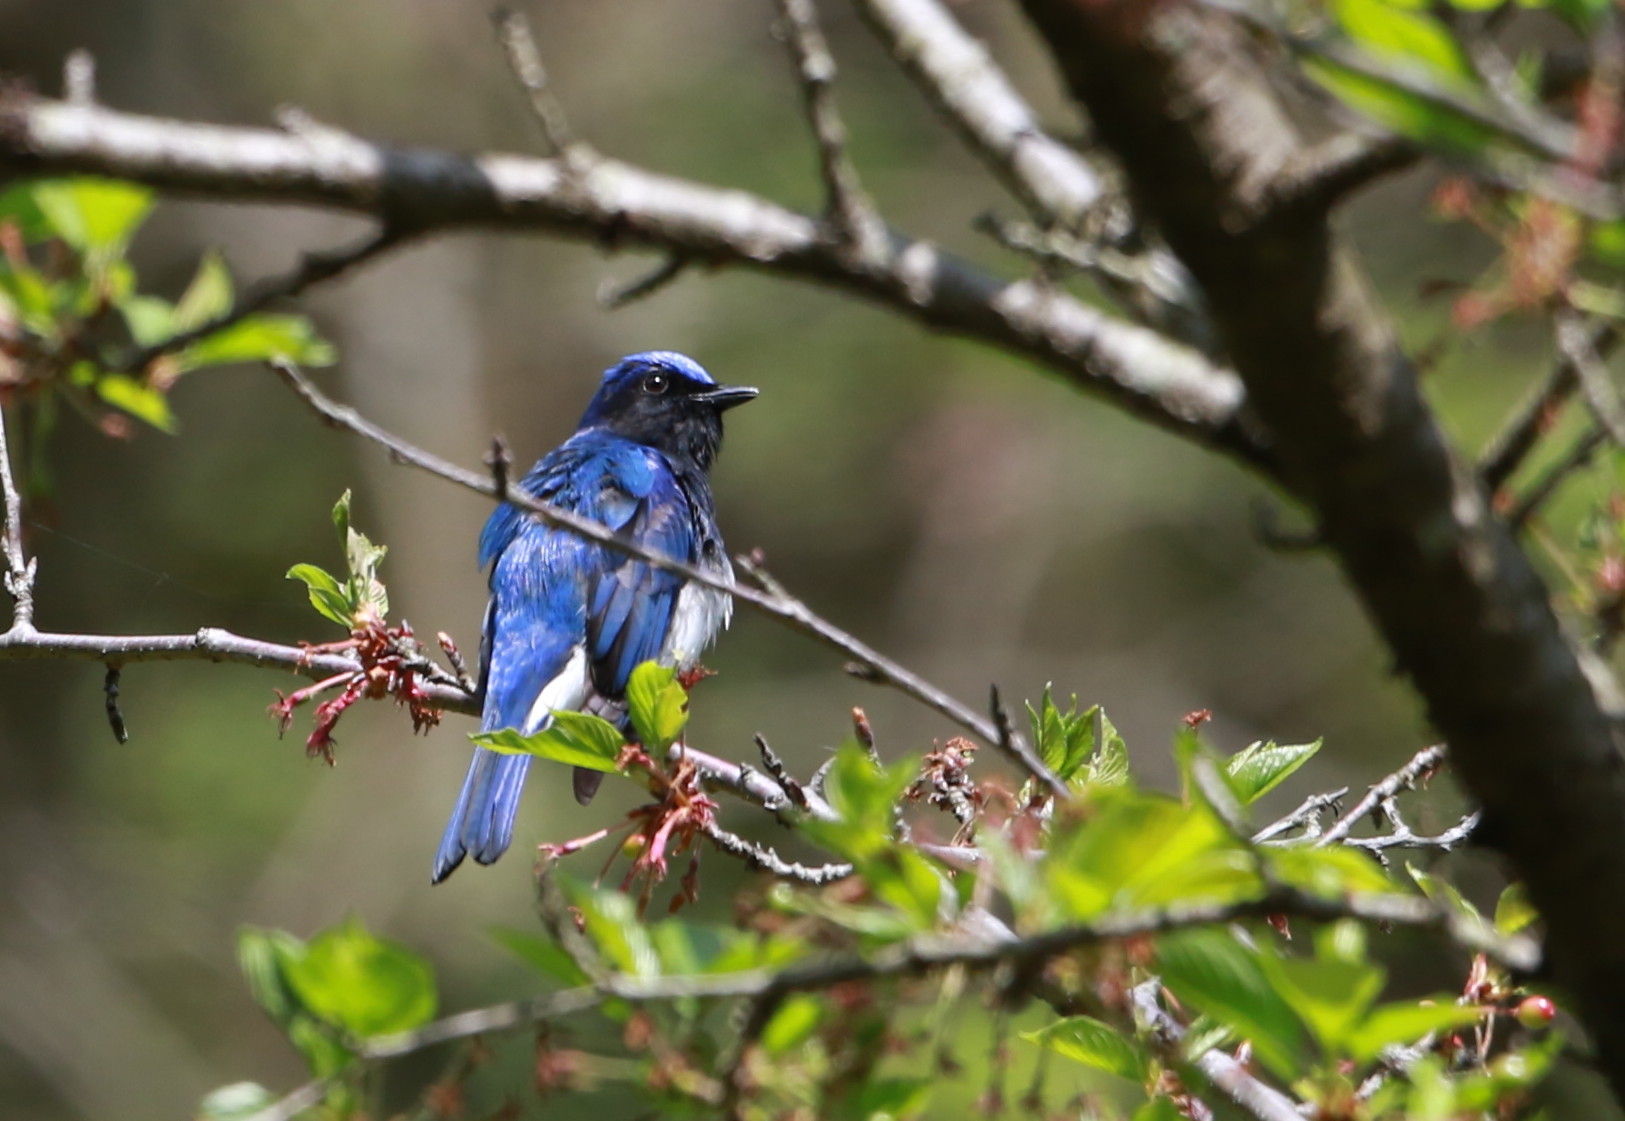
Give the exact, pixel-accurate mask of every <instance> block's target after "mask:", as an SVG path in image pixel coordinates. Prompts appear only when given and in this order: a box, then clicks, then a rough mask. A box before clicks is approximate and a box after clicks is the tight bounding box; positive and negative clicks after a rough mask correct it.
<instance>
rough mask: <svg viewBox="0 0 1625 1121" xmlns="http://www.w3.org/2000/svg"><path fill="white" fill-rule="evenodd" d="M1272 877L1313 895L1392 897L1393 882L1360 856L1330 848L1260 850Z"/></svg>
mask: <svg viewBox="0 0 1625 1121" xmlns="http://www.w3.org/2000/svg"><path fill="white" fill-rule="evenodd" d="M1263 853H1264V858H1265V859H1266V860H1267V861H1268V862H1269V866H1270V869H1271V871H1272V872H1273V873H1274V875H1275V877H1276V878H1277V879H1279V880H1280V881H1281V882H1283V883H1287V884H1291V885H1292V886H1293V887H1301V888H1303V889H1304V890H1305V891H1309V892H1313V893H1314V894H1316V895H1323V896H1331V897H1341V896H1345V895H1348V894H1350V893H1352V892H1381V893H1387V894H1393V893H1394V892H1395V887H1394V882H1393V881H1392V880H1390V879H1389V878H1388V874H1387V873H1386V872H1384V871H1383V870H1382V867H1381V866H1380V865H1378V864H1377V863H1376V862H1375V861H1373V860H1372V859H1371V858H1370V857H1369V856H1366V855H1365V854H1364V853H1360V852H1356V851H1354V850H1353V849H1346V848H1341V847H1338V846H1332V847H1329V848H1323V849H1317V848H1305V847H1304V846H1302V845H1283V846H1281V847H1278V848H1270V849H1265V850H1263Z"/></svg>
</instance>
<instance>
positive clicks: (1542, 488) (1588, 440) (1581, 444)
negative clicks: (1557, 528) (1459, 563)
mask: <svg viewBox="0 0 1625 1121" xmlns="http://www.w3.org/2000/svg"><path fill="white" fill-rule="evenodd" d="M1607 443H1608V430H1607V429H1606V428H1604V427H1603V426H1602V425H1601V424H1596V423H1594V424H1592V426H1591V427H1590V428H1588V429H1587V430H1586V432H1585V434H1584V435H1582V436H1581V437H1580V438H1579V439H1578V440H1576V441H1575V442H1574V445H1573V446H1572V447H1570V448H1569V450H1568V451H1567V452H1565V453H1564V454H1563V455H1562V456H1561V457H1560V458H1559V459H1558V460H1557V461H1556V462H1554V463H1553V464H1552V465H1551V466H1550V467H1548V468H1547V469H1546V472H1545V474H1543V475H1541V477H1540V478H1539V479H1537V480H1535V482H1534V483H1533V484H1531V485H1530V487H1529V490H1528V492H1527V493H1526V494H1525V495H1524V496H1523V497H1522V498H1520V499H1519V500H1518V504H1517V505H1516V506H1514V507H1513V508H1512V509H1511V510H1509V511H1508V512H1507V515H1506V523H1507V525H1508V527H1510V528H1511V529H1512V530H1514V531H1517V530H1520V529H1522V528H1523V527H1524V526H1525V525H1526V524H1527V523H1528V521H1529V519H1530V518H1532V517H1534V516H1535V514H1536V513H1538V512H1539V511H1540V508H1541V507H1542V506H1544V505H1545V504H1546V503H1547V502H1548V501H1549V500H1550V499H1551V497H1552V495H1554V494H1556V493H1557V491H1558V488H1560V487H1561V486H1562V485H1563V484H1564V483H1565V482H1567V481H1568V480H1569V478H1570V476H1572V475H1574V474H1575V473H1576V472H1578V471H1582V470H1584V469H1585V468H1586V467H1588V466H1590V464H1591V461H1592V459H1594V458H1595V457H1596V455H1597V453H1598V452H1599V451H1601V450H1602V448H1603V447H1604V446H1605V445H1606V444H1607Z"/></svg>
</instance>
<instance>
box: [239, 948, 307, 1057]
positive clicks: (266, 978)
mask: <svg viewBox="0 0 1625 1121" xmlns="http://www.w3.org/2000/svg"><path fill="white" fill-rule="evenodd" d="M304 952H305V944H304V943H303V942H301V941H300V940H299V939H297V938H295V937H294V936H293V935H291V934H289V933H288V932H287V931H285V930H267V929H263V928H261V927H254V926H245V927H243V928H242V929H241V930H239V931H238V932H237V965H238V967H239V968H240V969H241V970H242V971H243V979H244V980H246V981H247V982H248V992H249V995H250V996H252V997H253V998H254V1002H255V1003H256V1004H258V1005H259V1006H260V1007H261V1008H263V1009H265V1014H266V1015H267V1016H269V1017H271V1022H272V1023H274V1024H276V1025H277V1027H279V1028H282V1029H283V1030H284V1031H286V1030H287V1028H288V1025H289V1024H291V1023H292V1022H293V1020H294V1019H295V1017H297V1016H299V1015H301V1014H303V1013H304V1011H305V1007H304V1004H303V1003H302V1002H301V1001H300V1000H299V997H298V996H297V994H295V993H294V991H293V990H292V989H291V988H290V987H289V986H288V981H287V977H286V976H285V974H284V972H283V967H284V965H285V964H286V963H287V962H289V961H294V960H297V959H298V958H299V957H300V956H301V955H302V954H304Z"/></svg>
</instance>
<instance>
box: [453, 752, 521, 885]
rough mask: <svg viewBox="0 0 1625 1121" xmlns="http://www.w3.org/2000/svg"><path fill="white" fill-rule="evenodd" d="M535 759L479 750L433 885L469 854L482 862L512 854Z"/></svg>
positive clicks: (460, 796) (461, 796)
mask: <svg viewBox="0 0 1625 1121" xmlns="http://www.w3.org/2000/svg"><path fill="white" fill-rule="evenodd" d="M530 759H531V757H530V756H529V755H504V754H502V753H501V752H497V751H489V750H487V749H485V748H483V747H481V748H476V749H475V751H474V761H473V762H472V763H470V764H469V767H468V777H467V778H465V779H464V780H463V791H462V793H461V794H459V795H458V796H457V808H456V809H455V810H453V811H452V814H451V820H450V821H448V822H447V823H446V834H445V836H444V837H442V838H441V839H440V851H439V852H437V853H435V858H434V877H433V880H432V882H434V883H439V882H440V881H441V880H443V879H445V878H446V877H447V876H449V875H451V874H452V872H453V871H454V870H455V869H456V867H457V866H458V865H459V864H461V863H462V862H463V857H464V856H465V855H468V854H472V855H473V857H474V859H475V860H477V861H479V862H480V863H481V864H490V863H491V862H493V861H494V860H496V858H497V857H499V856H501V855H502V854H503V853H504V852H505V851H507V848H508V844H509V842H511V841H512V840H513V822H514V818H515V817H516V816H517V815H518V813H519V795H520V792H521V791H523V790H524V788H525V772H527V771H528V770H530Z"/></svg>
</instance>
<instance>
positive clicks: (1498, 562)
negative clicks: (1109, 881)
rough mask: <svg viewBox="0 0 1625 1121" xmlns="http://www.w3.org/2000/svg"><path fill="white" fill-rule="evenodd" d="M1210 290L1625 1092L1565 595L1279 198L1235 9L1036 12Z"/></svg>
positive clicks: (1624, 1035)
mask: <svg viewBox="0 0 1625 1121" xmlns="http://www.w3.org/2000/svg"><path fill="white" fill-rule="evenodd" d="M1024 6H1025V7H1026V9H1027V11H1028V13H1029V14H1030V15H1031V16H1032V17H1033V19H1034V21H1035V23H1036V24H1037V25H1038V27H1039V30H1040V32H1041V34H1042V35H1043V36H1044V37H1045V39H1046V40H1047V42H1048V43H1049V45H1050V46H1051V48H1052V50H1053V51H1054V52H1055V55H1056V57H1057V60H1058V61H1059V63H1060V65H1061V68H1062V70H1063V72H1064V73H1065V76H1066V78H1067V81H1068V84H1069V86H1070V88H1071V90H1072V92H1073V94H1074V95H1075V96H1076V97H1077V98H1078V100H1079V101H1080V102H1081V103H1082V104H1083V105H1084V106H1085V107H1086V108H1087V109H1088V111H1089V112H1090V114H1091V116H1092V118H1093V121H1094V125H1095V129H1096V133H1097V135H1098V136H1099V138H1100V139H1101V140H1102V141H1103V142H1105V143H1106V144H1107V145H1108V146H1109V147H1111V148H1112V149H1113V150H1114V151H1115V152H1116V153H1117V155H1118V156H1119V158H1120V159H1121V160H1122V162H1123V164H1124V167H1125V169H1126V172H1127V174H1128V176H1129V180H1130V183H1131V187H1132V193H1133V195H1134V197H1135V198H1136V200H1137V201H1138V203H1139V205H1140V206H1141V208H1142V211H1143V213H1145V215H1146V216H1147V217H1148V219H1150V220H1152V221H1154V222H1156V223H1157V225H1158V228H1159V229H1161V230H1162V231H1163V233H1164V235H1165V236H1166V237H1167V239H1168V241H1169V244H1170V245H1171V246H1172V247H1173V249H1174V250H1175V252H1177V253H1178V254H1179V256H1180V258H1181V259H1182V260H1184V261H1185V263H1186V264H1187V265H1188V266H1189V267H1190V269H1191V271H1192V273H1193V275H1195V276H1196V278H1197V280H1198V282H1199V283H1200V284H1201V286H1202V288H1203V290H1204V292H1205V293H1206V295H1207V298H1208V301H1209V306H1210V307H1211V309H1212V312H1213V317H1214V320H1215V324H1216V326H1217V329H1218V331H1219V334H1220V336H1221V338H1222V339H1223V341H1224V342H1225V344H1226V352H1227V353H1229V354H1230V355H1231V356H1232V358H1233V360H1234V362H1235V365H1236V368H1237V370H1238V372H1239V373H1240V374H1241V376H1242V378H1243V380H1244V381H1245V383H1246V385H1247V388H1248V394H1249V398H1248V399H1249V402H1250V404H1251V405H1252V407H1254V408H1256V409H1257V410H1258V412H1259V414H1260V416H1261V417H1262V418H1263V420H1264V423H1265V424H1266V425H1267V426H1268V427H1269V430H1270V431H1272V432H1273V433H1275V434H1276V439H1277V441H1278V446H1279V450H1280V453H1281V457H1282V461H1283V465H1284V469H1285V472H1286V474H1287V475H1288V477H1290V478H1291V479H1293V480H1294V482H1295V484H1296V487H1297V489H1298V492H1299V493H1300V494H1301V495H1302V496H1303V497H1304V498H1305V499H1306V500H1307V501H1308V502H1309V504H1310V505H1311V507H1312V508H1313V510H1314V511H1315V514H1316V516H1317V521H1318V524H1319V526H1320V528H1321V530H1322V533H1323V535H1324V537H1325V539H1326V542H1327V544H1328V545H1329V547H1330V548H1331V549H1332V550H1333V551H1334V552H1335V553H1336V555H1337V556H1338V558H1339V560H1340V561H1341V563H1342V565H1343V567H1344V569H1345V571H1346V572H1347V574H1348V577H1349V580H1350V582H1351V583H1352V585H1353V586H1354V588H1355V589H1356V591H1357V592H1358V594H1359V595H1360V597H1361V599H1362V600H1363V601H1364V603H1365V605H1366V607H1367V609H1368V610H1369V612H1370V614H1371V616H1372V618H1373V620H1374V622H1375V623H1376V625H1377V626H1378V628H1379V629H1380V630H1381V632H1382V634H1383V636H1384V638H1385V639H1386V640H1387V643H1388V645H1389V648H1390V649H1391V650H1392V651H1393V654H1394V657H1395V660H1396V662H1397V664H1398V666H1399V667H1400V668H1401V669H1402V670H1403V671H1404V672H1406V673H1407V674H1408V675H1409V676H1410V677H1411V679H1412V680H1413V681H1414V683H1415V684H1416V687H1417V688H1418V690H1419V691H1420V692H1421V694H1422V696H1423V697H1424V699H1425V700H1426V702H1427V708H1428V712H1429V715H1430V717H1431V718H1432V721H1433V723H1434V724H1435V725H1436V726H1437V727H1438V729H1439V731H1440V732H1441V733H1443V736H1444V738H1446V739H1447V740H1448V741H1449V743H1450V745H1451V751H1452V760H1453V762H1454V764H1455V770H1456V773H1457V774H1459V775H1460V776H1461V778H1462V779H1463V781H1464V782H1465V783H1466V785H1467V786H1468V788H1469V789H1470V790H1471V792H1472V793H1473V795H1474V796H1475V798H1476V799H1477V800H1478V801H1479V803H1480V804H1481V805H1482V806H1483V807H1484V813H1485V816H1486V818H1487V820H1488V821H1489V822H1490V823H1491V825H1492V826H1493V830H1494V835H1495V837H1496V838H1497V840H1498V841H1499V843H1500V844H1501V845H1502V846H1503V847H1504V850H1505V852H1506V853H1507V855H1508V856H1510V857H1511V858H1512V860H1513V863H1514V864H1515V865H1516V867H1517V869H1518V871H1519V872H1520V874H1521V875H1522V878H1523V879H1524V880H1525V881H1526V882H1527V883H1528V885H1529V890H1530V895H1531V897H1532V898H1533V900H1534V902H1535V904H1536V906H1537V907H1538V908H1539V909H1540V912H1541V914H1542V915H1543V916H1544V917H1545V919H1546V920H1547V923H1548V932H1549V934H1548V936H1549V947H1550V958H1551V962H1552V965H1553V967H1554V969H1555V971H1556V976H1557V978H1558V979H1559V981H1561V982H1562V983H1564V984H1565V985H1566V986H1568V988H1569V989H1570V991H1572V992H1573V993H1575V995H1576V997H1577V999H1578V1001H1579V1002H1580V1011H1581V1015H1582V1018H1583V1019H1584V1020H1585V1022H1586V1025H1587V1027H1588V1028H1589V1030H1590V1031H1591V1033H1592V1035H1593V1038H1594V1039H1595V1040H1596V1042H1597V1050H1598V1054H1599V1057H1600V1060H1601V1064H1602V1066H1603V1069H1604V1070H1605V1071H1606V1072H1607V1074H1608V1075H1609V1077H1610V1078H1611V1079H1612V1081H1613V1084H1614V1087H1615V1090H1616V1093H1619V1094H1621V1096H1625V1013H1622V1011H1621V1010H1622V1009H1625V911H1622V910H1621V909H1620V908H1619V907H1618V906H1617V905H1616V903H1617V900H1618V899H1619V898H1621V897H1625V768H1622V767H1621V759H1620V754H1619V751H1618V749H1617V747H1616V744H1615V742H1614V737H1613V729H1612V726H1611V724H1610V721H1609V719H1608V717H1607V716H1606V714H1605V712H1604V710H1603V705H1602V704H1601V703H1600V701H1599V698H1598V695H1597V693H1595V692H1594V691H1593V687H1592V685H1591V684H1590V682H1589V681H1588V679H1587V676H1586V674H1585V672H1584V671H1583V670H1582V667H1581V664H1580V661H1579V659H1578V658H1577V656H1576V653H1575V651H1574V649H1573V648H1572V647H1571V645H1570V644H1569V643H1568V641H1567V640H1566V639H1565V637H1564V635H1563V633H1562V631H1561V629H1560V627H1559V625H1558V621H1557V618H1556V616H1555V614H1554V613H1553V611H1552V607H1551V604H1550V602H1549V600H1548V594H1547V590H1546V588H1545V586H1544V585H1543V584H1542V583H1541V581H1540V579H1539V578H1538V576H1537V575H1536V574H1535V572H1534V570H1533V569H1532V567H1531V566H1530V564H1529V561H1528V559H1527V558H1526V557H1525V556H1524V555H1523V554H1522V552H1521V551H1520V550H1519V549H1518V547H1517V545H1516V543H1515V541H1514V540H1513V538H1512V535H1511V534H1510V533H1509V532H1508V531H1507V528H1506V526H1504V525H1503V524H1502V523H1501V522H1500V521H1499V520H1498V519H1496V517H1495V516H1494V514H1493V513H1492V512H1491V509H1490V506H1489V503H1488V501H1487V498H1486V496H1485V494H1484V493H1483V491H1482V489H1481V488H1480V486H1479V485H1478V480H1477V477H1476V473H1475V472H1474V471H1473V470H1472V469H1471V468H1470V466H1469V465H1468V464H1466V463H1464V462H1463V461H1462V460H1461V458H1460V457H1459V456H1457V455H1456V454H1455V453H1454V451H1453V449H1452V448H1451V447H1450V445H1449V442H1448V441H1447V439H1446V437H1445V435H1444V433H1443V432H1442V431H1441V429H1440V427H1439V425H1438V423H1437V422H1436V420H1435V418H1434V417H1433V414H1432V412H1431V410H1430V409H1429V407H1428V404H1427V402H1426V401H1425V399H1424V398H1423V396H1422V393H1421V391H1420V388H1419V386H1418V384H1417V379H1416V376H1415V372H1414V370H1413V369H1412V367H1411V366H1410V364H1409V362H1408V361H1407V360H1406V357H1405V355H1404V354H1402V353H1401V352H1400V350H1399V347H1398V345H1397V343H1396V342H1395V340H1394V338H1393V335H1392V333H1391V332H1390V330H1389V328H1388V326H1387V322H1386V318H1385V316H1384V315H1383V314H1382V312H1381V311H1380V309H1379V308H1378V307H1377V306H1376V304H1375V301H1374V299H1373V297H1372V295H1371V293H1370V291H1369V288H1368V285H1367V283H1366V281H1365V279H1364V278H1363V277H1362V275H1361V274H1360V272H1359V270H1358V268H1357V266H1356V265H1355V264H1354V262H1353V261H1352V260H1351V259H1350V258H1348V257H1347V256H1346V255H1345V254H1344V253H1343V251H1342V250H1341V248H1340V247H1339V246H1338V245H1337V243H1336V242H1335V240H1334V239H1333V237H1332V235H1331V233H1330V230H1329V228H1328V225H1327V222H1326V220H1325V215H1324V212H1317V211H1313V210H1308V211H1306V210H1305V208H1301V207H1300V208H1289V209H1287V210H1285V211H1279V210H1273V209H1271V208H1269V207H1268V206H1262V207H1261V206H1260V201H1261V200H1267V199H1268V198H1269V194H1270V189H1271V186H1272V184H1273V183H1274V182H1275V181H1276V179H1277V177H1278V176H1279V175H1280V173H1281V171H1282V169H1283V168H1285V167H1288V166H1290V165H1291V162H1292V160H1293V159H1294V157H1296V156H1297V155H1298V153H1299V152H1301V150H1302V144H1301V142H1300V141H1299V140H1298V138H1297V135H1296V131H1295V129H1294V127H1293V124H1292V122H1291V121H1290V120H1289V119H1288V118H1287V116H1286V114H1285V113H1284V112H1283V110H1282V109H1281V107H1280V106H1279V104H1277V102H1276V101H1275V98H1274V94H1273V92H1272V91H1271V89H1270V87H1269V85H1268V83H1267V81H1266V80H1265V78H1264V76H1263V75H1262V74H1261V73H1260V72H1259V70H1258V68H1257V66H1256V65H1255V64H1254V63H1253V62H1252V61H1250V59H1251V55H1250V52H1249V50H1248V47H1247V44H1246V41H1245V36H1244V35H1242V34H1241V33H1240V31H1239V29H1238V28H1237V27H1236V26H1235V25H1234V24H1233V23H1231V22H1230V21H1229V20H1228V19H1226V18H1224V17H1222V16H1219V15H1217V14H1216V13H1213V12H1211V11H1207V10H1201V9H1195V8H1192V7H1190V6H1188V5H1185V4H1181V3H1177V2H1176V3H1171V4H1166V5H1162V6H1158V7H1155V8H1151V9H1147V8H1142V7H1132V6H1130V7H1125V6H1119V5H1099V4H1091V3H1086V2H1084V0H1024Z"/></svg>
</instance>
